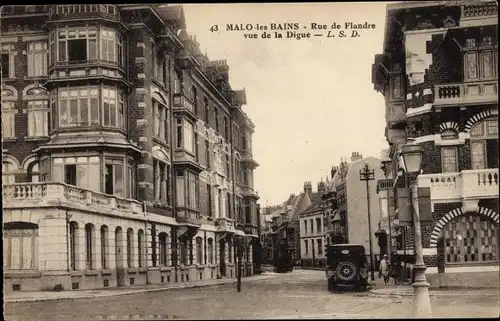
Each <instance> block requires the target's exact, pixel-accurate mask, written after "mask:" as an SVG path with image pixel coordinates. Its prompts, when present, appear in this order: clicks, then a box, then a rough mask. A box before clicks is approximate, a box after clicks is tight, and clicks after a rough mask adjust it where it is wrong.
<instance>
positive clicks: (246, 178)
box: [243, 169, 248, 186]
mask: <svg viewBox="0 0 500 321" xmlns="http://www.w3.org/2000/svg"><path fill="white" fill-rule="evenodd" d="M243 185H245V186H248V172H247V170H246V169H243Z"/></svg>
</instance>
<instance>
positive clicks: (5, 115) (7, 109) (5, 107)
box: [2, 101, 16, 138]
mask: <svg viewBox="0 0 500 321" xmlns="http://www.w3.org/2000/svg"><path fill="white" fill-rule="evenodd" d="M15 116H16V108H15V105H14V102H13V101H2V138H14V137H15V136H16V132H15V128H16V126H15V124H16V123H15Z"/></svg>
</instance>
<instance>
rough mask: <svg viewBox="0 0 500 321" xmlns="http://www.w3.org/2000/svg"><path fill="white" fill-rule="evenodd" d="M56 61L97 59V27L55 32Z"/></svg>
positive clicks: (76, 61) (69, 61)
mask: <svg viewBox="0 0 500 321" xmlns="http://www.w3.org/2000/svg"><path fill="white" fill-rule="evenodd" d="M57 43H58V46H57V47H58V51H57V61H58V62H68V63H84V62H87V61H91V60H97V29H96V28H88V29H87V28H84V29H80V28H74V29H72V30H60V31H58V33H57Z"/></svg>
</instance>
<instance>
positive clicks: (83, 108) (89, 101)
mask: <svg viewBox="0 0 500 321" xmlns="http://www.w3.org/2000/svg"><path fill="white" fill-rule="evenodd" d="M115 106H116V105H115ZM108 112H109V110H108ZM108 115H109V114H108ZM91 125H99V90H98V89H97V88H88V87H87V88H71V89H60V90H59V126H61V127H80V126H91Z"/></svg>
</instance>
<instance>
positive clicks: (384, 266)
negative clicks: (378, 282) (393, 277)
mask: <svg viewBox="0 0 500 321" xmlns="http://www.w3.org/2000/svg"><path fill="white" fill-rule="evenodd" d="M389 270H390V266H389V262H388V261H387V254H384V257H383V258H382V261H380V266H379V275H381V276H382V277H383V278H384V284H385V285H387V283H389Z"/></svg>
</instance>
